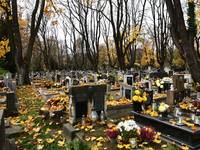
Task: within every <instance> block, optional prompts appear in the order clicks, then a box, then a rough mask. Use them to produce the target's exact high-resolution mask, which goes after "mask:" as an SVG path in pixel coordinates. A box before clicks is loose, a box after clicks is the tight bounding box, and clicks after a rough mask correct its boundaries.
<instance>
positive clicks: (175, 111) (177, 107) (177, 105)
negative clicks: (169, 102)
mask: <svg viewBox="0 0 200 150" xmlns="http://www.w3.org/2000/svg"><path fill="white" fill-rule="evenodd" d="M179 111H181V107H180V106H179V104H176V107H175V109H174V116H175V117H178V112H179Z"/></svg>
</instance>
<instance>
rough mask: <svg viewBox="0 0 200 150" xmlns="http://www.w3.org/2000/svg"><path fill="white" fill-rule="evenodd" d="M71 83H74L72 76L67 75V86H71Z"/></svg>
mask: <svg viewBox="0 0 200 150" xmlns="http://www.w3.org/2000/svg"><path fill="white" fill-rule="evenodd" d="M71 84H72V80H71V78H70V77H68V76H67V77H66V85H67V86H71Z"/></svg>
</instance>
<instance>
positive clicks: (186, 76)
mask: <svg viewBox="0 0 200 150" xmlns="http://www.w3.org/2000/svg"><path fill="white" fill-rule="evenodd" d="M183 75H184V81H185V83H192V76H191V74H183Z"/></svg>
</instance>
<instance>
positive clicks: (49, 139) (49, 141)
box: [46, 138, 54, 143]
mask: <svg viewBox="0 0 200 150" xmlns="http://www.w3.org/2000/svg"><path fill="white" fill-rule="evenodd" d="M46 141H47V142H48V143H53V142H54V139H51V138H48V139H46Z"/></svg>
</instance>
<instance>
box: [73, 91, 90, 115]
mask: <svg viewBox="0 0 200 150" xmlns="http://www.w3.org/2000/svg"><path fill="white" fill-rule="evenodd" d="M75 99H76V105H75V106H76V118H81V117H82V115H83V114H84V115H85V116H86V115H87V94H86V93H82V94H76V95H75Z"/></svg>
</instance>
